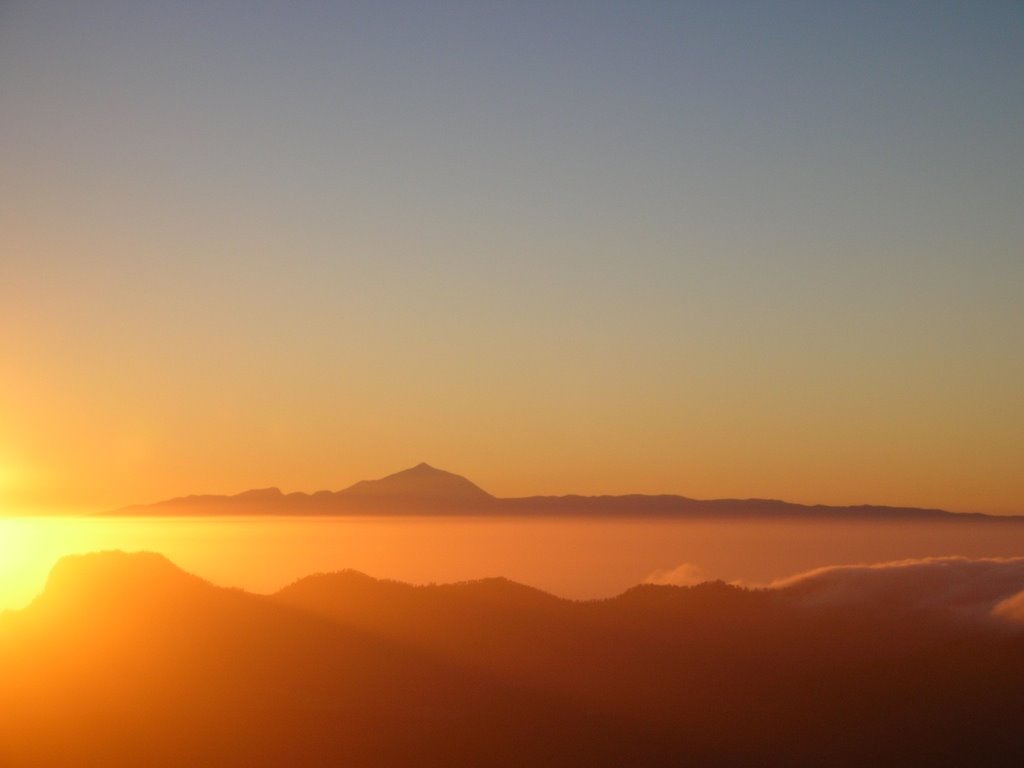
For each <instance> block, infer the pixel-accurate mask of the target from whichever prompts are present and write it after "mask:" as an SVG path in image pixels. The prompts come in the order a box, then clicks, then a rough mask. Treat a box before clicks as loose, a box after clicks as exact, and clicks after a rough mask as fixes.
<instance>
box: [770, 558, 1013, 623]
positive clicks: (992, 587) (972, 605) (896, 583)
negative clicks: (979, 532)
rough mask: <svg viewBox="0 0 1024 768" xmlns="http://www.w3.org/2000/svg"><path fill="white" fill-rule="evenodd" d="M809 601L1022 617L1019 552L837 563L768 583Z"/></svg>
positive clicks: (774, 587) (966, 614) (799, 598)
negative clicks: (1016, 554) (997, 555)
mask: <svg viewBox="0 0 1024 768" xmlns="http://www.w3.org/2000/svg"><path fill="white" fill-rule="evenodd" d="M768 586H769V587H770V588H772V589H777V590H780V591H783V592H785V593H786V594H787V595H788V596H791V597H792V598H794V599H795V600H797V601H799V602H801V603H803V604H805V605H809V606H825V605H850V606H863V607H871V606H875V607H878V608H894V609H900V610H930V611H949V612H953V613H956V614H958V615H961V616H976V617H988V616H996V617H998V618H1000V619H1004V620H1015V621H1020V622H1024V557H1015V558H980V559H971V558H966V557H932V558H924V559H920V560H901V561H897V562H889V563H876V564H872V565H837V566H830V567H827V568H818V569H816V570H813V571H808V572H806V573H801V574H797V575H796V576H791V577H789V578H786V579H780V580H777V581H774V582H772V583H771V584H769V585H768Z"/></svg>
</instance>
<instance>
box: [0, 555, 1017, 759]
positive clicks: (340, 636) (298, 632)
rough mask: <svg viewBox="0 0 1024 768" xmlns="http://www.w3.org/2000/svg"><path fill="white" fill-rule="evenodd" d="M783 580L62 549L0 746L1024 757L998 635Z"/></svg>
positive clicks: (24, 635)
mask: <svg viewBox="0 0 1024 768" xmlns="http://www.w3.org/2000/svg"><path fill="white" fill-rule="evenodd" d="M889 576H890V577H891V578H893V579H896V580H901V579H903V578H904V577H905V572H904V571H903V570H901V569H893V570H892V572H891V573H890V574H889ZM794 595H795V596H791V591H790V590H778V591H749V590H744V589H740V588H738V587H732V586H728V585H724V584H721V583H717V584H715V583H713V584H704V585H700V586H697V587H689V588H683V587H665V586H652V585H647V586H642V587H637V588H635V589H632V590H629V591H628V592H626V593H624V594H622V595H620V596H619V597H617V598H613V599H610V600H602V601H593V602H584V603H578V602H572V601H567V600H561V599H558V598H554V597H551V596H550V595H546V594H544V593H540V592H537V591H536V590H531V589H529V588H526V587H522V586H520V585H516V584H513V583H511V582H508V581H506V580H503V579H488V580H483V581H477V582H470V583H465V584H454V585H438V586H429V587H411V586H408V585H403V584H396V583H394V582H382V581H378V580H376V579H372V578H370V577H367V576H364V575H362V574H356V573H351V572H350V573H342V574H326V575H320V576H314V577H309V578H307V579H303V580H300V581H299V582H296V583H295V584H293V585H291V586H289V587H287V588H286V589H284V590H281V591H280V592H279V593H277V594H276V595H270V596H258V595H251V594H247V593H244V592H241V591H238V590H229V589H221V588H218V587H215V586H213V585H210V584H208V583H206V582H203V581H202V580H199V579H196V578H194V577H191V576H189V575H188V574H185V573H183V572H181V571H180V570H178V569H176V568H174V567H173V566H172V565H170V564H169V563H167V562H166V561H164V560H163V559H162V558H159V557H158V556H154V555H124V554H120V553H105V554H100V555H91V556H85V557H80V558H74V559H70V560H68V561H63V562H62V563H61V564H60V566H59V567H58V568H57V569H55V573H54V576H53V578H51V580H50V582H49V583H48V585H47V588H46V591H45V592H44V594H43V595H42V596H41V597H40V599H39V600H37V601H36V602H35V603H33V604H32V605H31V606H30V607H29V608H27V609H25V610H23V611H19V612H14V613H12V614H9V615H7V616H5V618H4V621H3V622H0V679H2V680H3V681H4V684H3V686H0V711H2V712H3V713H4V718H3V719H2V721H0V765H3V766H4V767H5V768H27V766H50V767H52V768H58V767H59V768H65V767H70V766H79V765H90V766H103V767H105V768H122V766H125V767H126V766H137V765H158V766H180V765H218V766H224V767H225V768H234V767H235V766H238V767H240V766H255V767H256V768H261V767H262V766H268V767H269V766H279V765H301V766H327V765H359V766H362V767H363V768H385V767H387V768H396V767H401V766H451V767H454V768H458V767H459V766H477V765H492V766H520V765H534V766H621V765H643V766H676V765H680V764H693V765H710V766H746V765H751V764H757V765H761V766H817V765H833V766H862V765H866V764H872V765H879V766H896V765H900V766H902V765H907V764H913V765H975V766H988V765H993V766H994V765H1014V766H1016V765H1020V764H1021V760H1022V759H1024V745H1022V744H1021V742H1020V739H1019V736H1018V734H1019V722H1020V718H1021V716H1024V639H1022V637H1021V635H1020V634H1019V633H1014V632H1010V631H1008V630H1007V628H1006V627H1005V626H1002V627H997V626H996V625H990V624H986V623H983V622H968V623H965V622H961V621H956V620H950V618H949V617H945V618H943V616H942V615H939V614H936V615H935V616H934V617H932V619H931V620H929V621H927V622H925V621H921V617H920V616H919V615H918V614H913V615H907V614H905V613H904V612H903V610H902V609H900V608H898V607H893V606H888V607H886V606H884V605H883V606H882V607H881V610H879V609H878V606H875V608H874V609H873V610H871V611H867V612H865V611H864V610H862V609H861V608H860V607H858V606H857V605H855V604H850V603H842V604H835V605H828V606H821V605H818V606H817V607H814V605H815V604H814V603H810V602H808V601H807V600H805V599H804V598H803V597H801V596H800V595H799V594H796V593H794Z"/></svg>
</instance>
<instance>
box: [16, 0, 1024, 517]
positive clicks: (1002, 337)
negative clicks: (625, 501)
mask: <svg viewBox="0 0 1024 768" xmlns="http://www.w3.org/2000/svg"><path fill="white" fill-rule="evenodd" d="M86 5H89V4H83V7H82V8H79V7H78V6H76V9H75V10H67V12H62V13H61V14H55V13H53V12H52V9H48V8H47V7H45V4H43V5H37V4H32V3H17V2H16V3H10V4H8V5H7V6H5V10H4V20H3V24H2V25H0V91H2V92H3V93H4V94H5V97H4V101H5V110H4V112H5V120H4V121H3V123H2V125H0V160H2V162H3V166H2V167H3V177H4V184H3V185H0V327H2V329H3V331H2V336H0V510H4V511H7V512H33V511H45V510H51V509H64V510H77V509H103V508H109V507H112V506H119V505H123V504H128V503H134V502H145V501H151V500H156V499H160V498H163V497H168V496H174V495H181V494H186V493H198V492H217V493H234V492H238V491H241V490H244V489H247V488H251V487H260V486H268V485H277V486H280V487H282V488H283V489H285V490H316V489H322V488H327V489H337V488H341V487H344V486H346V485H349V484H351V483H353V482H355V481H357V480H360V479H365V478H372V477H379V476H382V475H385V474H388V473H390V472H393V471H396V470H399V469H402V468H404V467H408V466H412V465H414V464H416V463H418V462H420V461H427V462H429V463H431V464H432V465H434V466H438V467H441V468H444V469H448V470H451V471H454V472H457V473H460V474H463V475H466V476H468V477H469V478H471V479H472V480H474V481H475V482H477V483H478V484H480V485H481V486H483V487H484V488H486V489H488V490H490V491H491V492H493V493H495V494H499V495H527V494H552V493H570V492H575V493H584V494H595V493H626V492H672V493H681V494H686V495H690V496H695V497H722V496H738V497H749V496H758V497H780V498H784V499H787V500H793V501H803V502H825V503H862V502H872V503H880V504H908V505H921V506H939V507H944V508H948V509H954V510H978V511H986V512H1024V472H1021V467H1022V466H1024V438H1022V435H1024V397H1022V396H1021V392H1022V391H1024V355H1022V354H1021V349H1022V348H1024V343H1022V340H1024V302H1022V301H1021V296H1024V259H1022V258H1021V256H1020V246H1021V243H1024V217H1021V216H1020V211H1021V209H1022V207H1024V200H1022V199H1021V189H1022V186H1021V183H1020V181H1021V179H1022V178H1024V153H1021V151H1020V126H1021V125H1022V124H1024V99H1022V98H1021V95H1020V94H1021V93H1022V91H1021V89H1020V88H1019V83H1018V82H1017V79H1015V78H1014V77H1013V75H1014V74H1015V73H1018V72H1020V71H1021V69H1022V65H1024V62H1022V60H1021V55H1022V54H1021V52H1022V49H1021V46H1020V43H1019V39H1018V37H1017V36H1015V35H1013V34H1012V33H1011V32H1010V31H1009V30H1013V29H1016V28H1018V27H1017V26H1015V24H1017V23H1018V22H1019V19H1018V20H1017V21H1015V19H1017V17H1016V16H1015V15H1014V14H1016V13H1017V12H1016V11H1013V10H1011V9H1010V8H1009V6H1007V7H1006V8H994V7H993V8H987V9H985V10H983V11H977V12H972V13H970V14H964V15H963V16H962V17H957V16H956V14H946V15H944V16H940V15H939V14H936V16H935V17H934V18H931V17H926V15H925V17H922V15H920V14H913V15H911V16H906V15H905V11H904V10H900V9H898V8H893V9H886V10H885V11H884V12H883V11H880V10H878V9H874V10H873V11H872V12H871V13H867V12H862V11H857V10H855V9H850V10H849V12H848V14H847V15H846V16H844V18H843V20H842V23H838V22H837V23H833V21H832V20H829V19H827V18H825V17H819V16H816V15H814V14H810V15H807V14H805V13H802V12H800V13H798V12H797V11H796V10H794V9H789V10H783V9H776V10H775V11H773V12H772V13H769V14H766V15H765V17H764V18H760V20H758V18H754V17H751V18H749V19H744V20H739V19H737V18H735V16H734V14H733V13H732V12H730V11H728V9H726V8H724V7H723V8H720V9H716V6H715V5H714V4H711V5H709V6H708V7H707V8H699V9H696V8H694V9H690V10H684V7H683V6H684V5H685V4H683V5H680V6H679V7H678V8H677V7H674V6H672V5H668V6H659V7H657V8H651V9H648V12H646V13H644V14H638V15H636V16H633V15H632V14H629V13H625V12H622V13H620V12H612V11H611V10H609V9H604V10H601V11H598V10H594V9H590V8H588V9H587V10H586V12H584V11H583V10H582V8H579V9H573V8H570V7H568V6H567V7H565V8H563V9H562V10H558V11H555V10H553V9H548V10H543V9H528V8H524V9H520V10H516V9H514V8H513V7H511V6H510V7H509V8H506V9H503V10H498V9H491V10H490V11H489V12H488V13H483V12H478V11H470V10H468V9H465V10H464V12H462V13H460V14H456V15H454V16H453V15H449V14H448V12H447V11H443V10H440V9H439V10H437V11H436V12H433V13H427V12H425V11H423V10H422V9H419V10H417V9H415V8H406V9H404V10H403V11H402V12H401V13H399V12H398V11H395V10H393V9H392V10H389V9H388V8H384V7H382V8H380V9H374V8H371V7H367V8H365V9H350V10H342V9H341V7H340V6H339V7H338V8H334V7H333V6H332V5H331V4H328V6H325V7H324V8H304V9H301V10H300V9H289V10H288V12H287V13H283V12H280V11H278V10H275V9H273V8H271V7H267V8H261V9H260V10H258V11H256V10H254V11H252V14H251V16H249V17H247V19H246V23H245V24H239V23H236V21H237V20H236V19H234V18H233V17H232V18H228V17H227V16H224V15H223V14H222V13H221V11H219V10H218V9H216V8H209V9H204V10H195V9H190V10H187V11H186V10H179V9H177V8H176V7H174V6H173V4H167V5H166V7H158V6H152V7H150V6H149V5H145V6H136V5H135V4H127V3H125V4H120V3H117V2H111V3H102V4H99V5H97V6H96V7H91V6H90V8H89V9H85V6H86ZM746 13H749V14H754V16H757V14H759V13H761V11H755V10H752V9H748V10H747V11H746ZM410 14H411V15H410ZM789 15H792V18H788V16H789ZM783 17H786V18H783ZM947 17H948V18H947ZM787 18H788V21H787ZM740 21H742V23H740ZM410 25H411V26H410ZM410 29H415V30H417V34H415V35H412V36H410V35H409V34H408V32H409V30H410ZM979 52H984V55H979ZM869 62H870V65H868V63H869Z"/></svg>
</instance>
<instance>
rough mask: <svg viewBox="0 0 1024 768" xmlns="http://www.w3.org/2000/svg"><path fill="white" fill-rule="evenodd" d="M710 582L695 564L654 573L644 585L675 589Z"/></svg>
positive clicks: (683, 564) (686, 564) (682, 565)
mask: <svg viewBox="0 0 1024 768" xmlns="http://www.w3.org/2000/svg"><path fill="white" fill-rule="evenodd" d="M707 580H708V577H707V576H706V575H705V574H704V572H703V571H702V570H701V569H700V567H699V566H696V565H694V564H693V563H682V564H681V565H677V566H676V567H675V568H666V569H665V570H661V571H654V573H652V574H650V575H649V576H648V577H647V578H646V579H644V584H668V585H671V586H674V587H692V586H694V585H695V584H701V583H702V582H705V581H707Z"/></svg>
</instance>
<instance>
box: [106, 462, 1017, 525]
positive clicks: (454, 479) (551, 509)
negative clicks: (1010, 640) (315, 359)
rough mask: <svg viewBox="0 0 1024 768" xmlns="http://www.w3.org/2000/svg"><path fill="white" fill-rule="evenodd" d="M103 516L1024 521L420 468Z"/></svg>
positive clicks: (160, 504)
mask: <svg viewBox="0 0 1024 768" xmlns="http://www.w3.org/2000/svg"><path fill="white" fill-rule="evenodd" d="M105 514H107V515H157V516H203V515H209V516H216V515H284V516H306V515H488V516H501V515H507V516H513V517H563V516H571V517H623V518H690V517H692V518H701V517H713V518H749V517H757V518H790V517H799V518H841V519H859V518H869V519H877V518H899V519H949V520H967V519H969V520H1024V517H1022V516H995V515H985V514H982V513H977V512H974V513H959V512H948V511H946V510H942V509H927V508H919V507H890V506H880V505H872V504H861V505H853V506H829V505H825V504H815V505H807V504H795V503H792V502H788V501H780V500H778V499H692V498H689V497H687V496H678V495H673V494H659V495H647V494H627V495H622V496H579V495H574V494H573V495H567V496H526V497H518V498H499V497H496V496H493V495H491V494H490V493H488V492H487V491H485V490H483V489H482V488H480V487H479V486H478V485H476V484H475V483H473V482H471V481H470V480H468V479H466V478H465V477H462V476H461V475H457V474H454V473H452V472H446V471H445V470H442V469H437V468H435V467H432V466H430V465H429V464H427V463H425V462H423V463H420V464H417V465H416V466H415V467H410V468H409V469H405V470H402V471H400V472H395V473H394V474H391V475H387V476H386V477H382V478H380V479H377V480H361V481H359V482H357V483H355V484H354V485H351V486H349V487H348V488H345V489H343V490H340V491H316V492H314V493H304V492H301V491H299V492H294V493H284V492H282V491H281V490H280V489H279V488H260V489H253V490H248V491H243V492H242V493H238V494H235V495H233V496H223V495H213V494H207V495H193V496H183V497H179V498H174V499H167V500H165V501H158V502H156V503H153V504H142V505H135V506H130V507H124V508H122V509H118V510H115V511H112V512H107V513H105Z"/></svg>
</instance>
